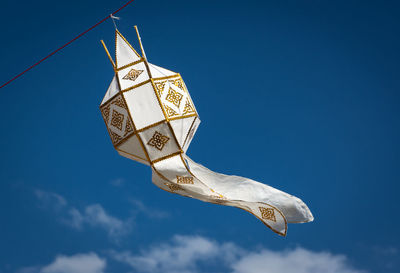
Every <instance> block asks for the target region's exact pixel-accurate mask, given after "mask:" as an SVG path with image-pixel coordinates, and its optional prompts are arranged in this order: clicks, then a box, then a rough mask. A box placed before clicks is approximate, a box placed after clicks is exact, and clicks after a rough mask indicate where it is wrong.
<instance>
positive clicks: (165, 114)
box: [150, 78, 169, 121]
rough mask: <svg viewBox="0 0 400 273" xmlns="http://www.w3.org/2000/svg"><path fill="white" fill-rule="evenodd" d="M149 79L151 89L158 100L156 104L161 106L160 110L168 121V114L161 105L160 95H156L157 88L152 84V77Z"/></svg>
mask: <svg viewBox="0 0 400 273" xmlns="http://www.w3.org/2000/svg"><path fill="white" fill-rule="evenodd" d="M150 81H151V85H152V86H153V91H154V93H155V94H156V97H157V101H158V105H159V106H160V107H161V111H162V112H163V114H164V117H165V119H166V121H169V118H168V115H167V113H165V109H164V107H163V105H162V102H161V98H160V96H159V95H158V92H157V88H156V86H155V85H154V81H153V79H152V78H151V79H150Z"/></svg>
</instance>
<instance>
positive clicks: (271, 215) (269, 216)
mask: <svg viewBox="0 0 400 273" xmlns="http://www.w3.org/2000/svg"><path fill="white" fill-rule="evenodd" d="M258 208H259V209H260V212H261V217H262V218H263V219H266V220H270V221H273V222H276V218H275V212H274V209H271V208H263V207H258Z"/></svg>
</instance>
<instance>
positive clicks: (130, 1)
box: [0, 0, 134, 89]
mask: <svg viewBox="0 0 400 273" xmlns="http://www.w3.org/2000/svg"><path fill="white" fill-rule="evenodd" d="M133 1H134V0H129V1H128V2H127V3H126V4H125V5H123V6H122V7H120V8H119V9H117V10H116V11H114V12H113V13H111V14H110V15H108V16H107V17H105V18H104V19H102V20H101V21H99V22H97V23H96V24H95V25H93V26H91V27H90V28H88V29H87V30H85V31H84V32H82V33H81V34H79V35H78V36H76V37H75V38H73V39H72V40H71V41H69V42H68V43H66V44H64V45H63V46H61V47H59V48H57V49H56V50H54V51H53V52H51V53H50V54H49V55H47V56H46V57H44V58H43V59H41V60H40V61H38V62H37V63H35V64H33V65H31V66H30V67H28V68H27V69H25V70H24V71H22V72H21V73H19V74H18V75H17V76H15V77H14V78H12V79H11V80H9V81H8V82H6V83H5V84H3V85H2V86H0V89H1V88H3V87H4V86H6V85H7V84H9V83H11V82H12V81H14V80H16V79H17V78H19V77H20V76H22V75H23V74H25V73H26V72H28V71H29V70H31V69H32V68H34V67H35V66H37V65H38V64H40V63H41V62H43V61H45V60H46V59H48V58H50V57H51V56H52V55H54V54H56V53H57V52H58V51H60V50H61V49H63V48H64V47H66V46H67V45H69V44H70V43H72V42H74V41H75V40H77V39H79V38H80V37H82V36H83V35H85V34H86V33H88V32H89V31H91V30H92V29H94V28H95V27H97V26H98V25H100V24H101V23H103V22H104V21H105V20H107V19H108V18H110V17H111V15H114V14H116V13H118V12H119V11H121V10H122V9H123V8H125V7H126V6H127V5H129V4H130V3H132V2H133Z"/></svg>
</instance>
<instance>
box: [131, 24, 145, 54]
mask: <svg viewBox="0 0 400 273" xmlns="http://www.w3.org/2000/svg"><path fill="white" fill-rule="evenodd" d="M134 28H135V30H136V35H137V37H138V40H139V45H140V50H141V51H142V55H143V58H145V59H146V60H147V57H146V53H144V49H143V45H142V39H141V38H140V35H139V30H138V27H137V26H136V25H135V26H134Z"/></svg>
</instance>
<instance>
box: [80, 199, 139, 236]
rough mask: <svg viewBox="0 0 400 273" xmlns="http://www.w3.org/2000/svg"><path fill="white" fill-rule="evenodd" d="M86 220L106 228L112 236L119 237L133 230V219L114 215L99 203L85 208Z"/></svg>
mask: <svg viewBox="0 0 400 273" xmlns="http://www.w3.org/2000/svg"><path fill="white" fill-rule="evenodd" d="M84 215H85V217H84V221H85V222H86V223H88V224H89V225H91V226H94V227H101V228H103V229H105V230H106V231H107V232H108V234H109V235H110V236H111V237H114V238H115V237H119V236H121V235H125V234H127V233H129V231H130V230H131V221H130V220H129V219H128V220H127V221H122V220H120V219H118V218H116V217H113V216H111V215H109V214H107V212H106V211H105V210H104V209H103V207H102V206H101V205H99V204H94V205H90V206H87V207H86V208H85V214H84Z"/></svg>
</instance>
